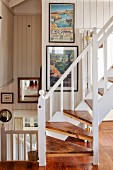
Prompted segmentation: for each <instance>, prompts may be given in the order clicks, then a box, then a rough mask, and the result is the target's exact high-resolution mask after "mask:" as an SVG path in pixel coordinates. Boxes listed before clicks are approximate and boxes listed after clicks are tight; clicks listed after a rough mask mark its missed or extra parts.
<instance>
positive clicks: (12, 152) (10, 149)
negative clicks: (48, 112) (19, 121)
mask: <svg viewBox="0 0 113 170" xmlns="http://www.w3.org/2000/svg"><path fill="white" fill-rule="evenodd" d="M28 136H29V142H28ZM33 138H35V141H34V142H35V147H34V146H33V140H32V139H33ZM32 150H38V133H37V131H33V130H32V131H30V130H24V131H23V130H5V128H4V127H1V161H6V160H12V161H13V160H28V151H32Z"/></svg>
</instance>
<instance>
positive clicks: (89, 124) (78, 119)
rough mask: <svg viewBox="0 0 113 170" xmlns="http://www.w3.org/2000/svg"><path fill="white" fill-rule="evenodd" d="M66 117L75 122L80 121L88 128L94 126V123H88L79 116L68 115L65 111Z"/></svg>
mask: <svg viewBox="0 0 113 170" xmlns="http://www.w3.org/2000/svg"><path fill="white" fill-rule="evenodd" d="M64 115H65V116H68V117H69V118H72V119H75V120H77V121H79V122H81V123H84V124H86V125H88V126H92V122H87V121H85V119H83V118H80V117H78V116H75V115H70V114H68V113H66V112H65V111H64Z"/></svg>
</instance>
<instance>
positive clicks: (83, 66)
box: [82, 57, 86, 100]
mask: <svg viewBox="0 0 113 170" xmlns="http://www.w3.org/2000/svg"><path fill="white" fill-rule="evenodd" d="M85 84H86V81H85V59H84V57H83V58H82V99H83V100H84V98H85V87H86V86H85Z"/></svg>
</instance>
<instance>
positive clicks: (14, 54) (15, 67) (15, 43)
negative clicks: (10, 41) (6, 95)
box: [13, 16, 18, 109]
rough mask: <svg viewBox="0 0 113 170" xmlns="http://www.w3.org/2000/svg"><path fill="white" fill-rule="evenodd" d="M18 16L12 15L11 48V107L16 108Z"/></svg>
mask: <svg viewBox="0 0 113 170" xmlns="http://www.w3.org/2000/svg"><path fill="white" fill-rule="evenodd" d="M17 32H18V17H17V16H14V48H13V56H14V57H13V77H14V83H13V92H14V104H13V109H16V108H17V94H18V93H17V57H18V53H17V46H18V41H17V39H18V34H17Z"/></svg>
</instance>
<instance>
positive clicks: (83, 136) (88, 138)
mask: <svg viewBox="0 0 113 170" xmlns="http://www.w3.org/2000/svg"><path fill="white" fill-rule="evenodd" d="M46 130H48V131H52V132H55V133H60V134H63V135H66V136H70V137H73V138H77V139H82V140H88V141H90V142H92V141H93V136H87V135H82V134H71V133H67V132H65V131H63V130H59V129H53V128H47V127H46Z"/></svg>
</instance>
